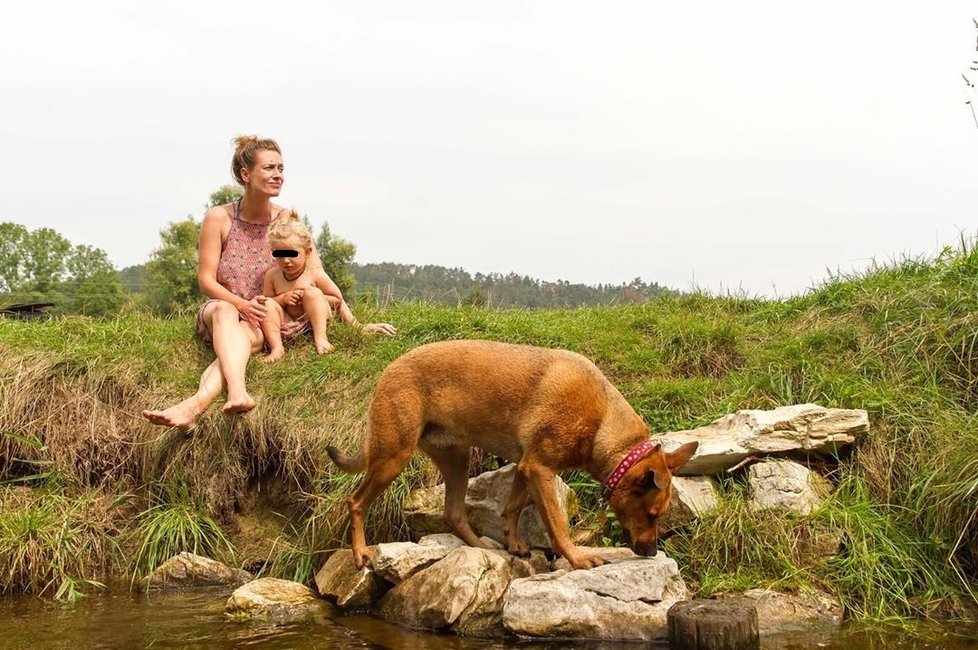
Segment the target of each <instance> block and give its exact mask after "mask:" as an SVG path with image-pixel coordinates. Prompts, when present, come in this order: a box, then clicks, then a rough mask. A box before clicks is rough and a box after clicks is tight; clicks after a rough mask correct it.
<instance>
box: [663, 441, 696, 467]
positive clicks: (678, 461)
mask: <svg viewBox="0 0 978 650" xmlns="http://www.w3.org/2000/svg"><path fill="white" fill-rule="evenodd" d="M699 446H700V443H699V442H695V441H694V442H687V443H686V444H685V445H683V446H682V447H680V448H679V449H677V450H676V451H672V452H669V453H668V454H666V465H668V467H669V471H670V472H675V471H676V470H678V469H679V468H680V467H682V466H683V465H685V464H686V463H687V462H689V459H690V458H692V457H693V454H695V453H696V450H697V449H699Z"/></svg>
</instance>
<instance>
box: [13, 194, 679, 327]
mask: <svg viewBox="0 0 978 650" xmlns="http://www.w3.org/2000/svg"><path fill="white" fill-rule="evenodd" d="M240 196H241V189H240V188H239V187H237V186H235V185H224V186H222V187H220V188H218V189H217V190H216V191H214V192H213V193H212V194H211V195H210V196H209V197H208V202H207V203H206V204H205V208H206V209H209V208H211V207H213V206H218V205H224V204H226V203H230V202H232V201H234V200H236V199H237V198H239V197H240ZM303 220H304V221H305V223H306V225H307V226H308V227H309V230H310V232H315V230H314V229H313V227H312V224H311V223H310V222H309V220H308V218H306V217H303ZM200 226H201V224H200V222H198V221H197V220H196V219H194V218H193V217H190V216H188V217H187V218H186V219H183V220H179V221H173V222H171V223H169V224H168V225H167V226H166V227H165V228H164V229H163V230H161V231H160V245H159V247H158V248H156V249H155V250H154V251H153V252H152V253H151V254H150V257H149V259H148V260H147V261H146V263H145V264H139V265H136V266H130V267H127V268H124V269H122V270H121V271H119V270H116V268H115V267H114V266H113V265H112V263H111V262H110V261H109V259H108V256H107V255H106V254H105V251H103V250H102V249H100V248H96V247H93V246H86V245H73V244H72V243H71V242H69V241H68V240H67V239H65V238H64V237H63V236H62V235H61V234H59V233H58V232H57V231H55V230H53V229H51V228H38V229H36V230H28V229H27V228H25V227H24V226H22V225H20V224H16V223H10V222H4V223H0V308H5V307H9V306H12V305H14V304H22V303H33V302H42V301H43V302H52V303H54V306H53V308H52V311H53V312H54V313H62V314H84V315H89V316H102V315H110V314H113V313H117V312H118V311H120V310H122V309H143V310H148V311H152V312H154V313H157V314H173V313H178V312H181V311H183V310H187V309H192V308H194V307H196V306H197V305H199V304H200V303H201V302H202V301H203V296H202V295H201V293H200V288H199V287H198V284H197V248H198V243H199V240H200ZM315 242H316V250H317V251H318V253H319V257H320V259H321V261H322V263H323V268H324V269H325V270H326V272H327V273H328V274H329V275H330V277H332V278H333V280H334V281H335V282H336V283H337V285H339V287H340V289H341V290H342V291H343V293H344V295H346V296H348V297H349V298H350V299H353V300H355V299H356V298H360V299H368V300H376V301H383V302H389V301H405V300H423V301H427V302H436V303H442V304H458V305H474V306H491V307H514V306H520V307H577V306H582V305H601V304H612V303H621V302H643V301H645V300H648V299H649V298H651V297H654V296H656V295H658V294H660V293H663V292H666V291H668V290H667V289H665V288H663V287H661V286H659V285H658V284H656V283H652V284H648V283H646V282H644V281H643V280H641V278H635V279H634V280H632V281H631V282H629V283H622V284H621V285H597V286H589V285H584V284H572V283H569V282H566V281H563V280H558V281H556V282H547V281H542V280H537V279H534V278H530V277H528V276H521V275H518V274H516V273H509V274H506V275H503V274H501V273H490V274H487V275H484V274H482V273H476V274H475V275H471V274H469V273H468V272H467V271H465V270H463V269H460V268H445V267H442V266H437V265H431V264H429V265H421V266H419V265H413V264H393V263H382V264H356V263H354V261H353V259H354V256H355V255H356V245H354V244H353V243H352V242H349V241H347V240H345V239H343V238H341V237H337V236H335V235H333V233H332V232H331V231H330V228H329V224H328V223H323V224H322V225H321V227H320V228H319V232H318V234H317V235H316V237H315Z"/></svg>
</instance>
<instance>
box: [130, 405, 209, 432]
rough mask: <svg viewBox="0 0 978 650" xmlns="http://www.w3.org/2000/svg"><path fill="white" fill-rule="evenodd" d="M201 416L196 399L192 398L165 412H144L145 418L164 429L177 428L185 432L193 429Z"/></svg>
mask: <svg viewBox="0 0 978 650" xmlns="http://www.w3.org/2000/svg"><path fill="white" fill-rule="evenodd" d="M198 415H200V410H199V408H198V401H197V398H196V397H190V398H188V399H185V400H183V401H182V402H180V403H179V404H175V405H174V406H171V407H170V408H168V409H165V410H163V411H143V417H144V418H146V419H147V420H149V421H150V422H152V423H153V424H156V425H159V426H162V427H177V428H178V429H181V430H183V431H188V430H189V429H192V428H193V426H194V424H195V423H196V422H197V416H198Z"/></svg>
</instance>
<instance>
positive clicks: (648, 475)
mask: <svg viewBox="0 0 978 650" xmlns="http://www.w3.org/2000/svg"><path fill="white" fill-rule="evenodd" d="M638 485H639V487H641V488H642V489H643V490H645V491H646V492H647V491H649V490H651V489H652V488H654V487H656V488H659V489H660V490H664V489H666V486H667V485H669V474H667V473H666V472H663V471H662V470H659V471H658V472H657V471H655V470H654V469H647V470H645V474H644V475H643V476H642V480H641V481H639V482H638Z"/></svg>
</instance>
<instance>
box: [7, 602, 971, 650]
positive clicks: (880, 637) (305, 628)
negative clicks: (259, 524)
mask: <svg viewBox="0 0 978 650" xmlns="http://www.w3.org/2000/svg"><path fill="white" fill-rule="evenodd" d="M229 595H230V591H228V590H221V589H215V590H204V591H193V592H175V593H168V594H150V595H139V594H129V593H117V594H110V595H105V596H97V597H92V598H89V599H87V600H84V601H82V602H80V603H77V604H75V605H69V604H64V603H58V602H54V601H51V600H47V599H40V598H33V597H29V596H7V597H0V648H3V649H6V648H18V649H19V648H65V649H70V650H87V649H88V648H217V649H223V648H227V649H229V650H230V649H231V648H257V647H260V648H270V649H273V650H274V649H279V648H281V649H292V648H295V649H298V650H304V649H310V648H332V649H337V650H352V649H354V648H363V649H369V650H375V649H376V650H436V649H437V650H490V649H491V650H496V649H503V648H507V649H519V650H557V649H558V648H559V649H564V648H573V650H618V649H621V648H626V649H627V648H638V647H642V648H648V647H650V646H649V645H647V644H634V643H610V642H603V643H602V642H568V641H551V642H539V641H535V642H529V641H518V640H505V641H502V640H488V639H465V638H459V637H455V636H452V635H440V634H427V633H419V632H413V631H410V630H406V629H403V628H400V627H398V626H396V625H391V624H388V623H385V622H383V621H380V620H378V619H375V618H372V617H369V616H341V617H339V618H336V619H324V620H321V621H316V622H309V623H301V624H289V625H273V624H268V623H242V622H238V621H229V620H227V619H225V617H224V603H225V602H226V600H227V597H228V596H229ZM952 631H953V632H954V633H953V634H952V633H951V632H952ZM763 647H764V648H770V649H775V648H777V649H778V650H781V649H784V650H808V649H812V648H824V649H826V650H856V649H857V648H858V649H860V650H862V649H868V650H883V649H884V648H885V649H886V650H890V649H899V650H932V649H934V650H936V649H938V648H940V649H941V650H976V649H978V627H976V626H971V627H969V626H965V625H956V626H954V627H953V628H950V629H943V628H940V627H935V628H934V630H933V631H932V637H931V638H930V639H929V640H928V639H911V638H908V637H907V635H905V634H903V633H901V632H899V631H890V632H866V631H859V630H847V631H845V632H843V633H842V634H836V635H830V636H824V635H822V636H817V637H815V636H812V635H791V636H782V637H770V638H767V639H765V640H764V642H763Z"/></svg>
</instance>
